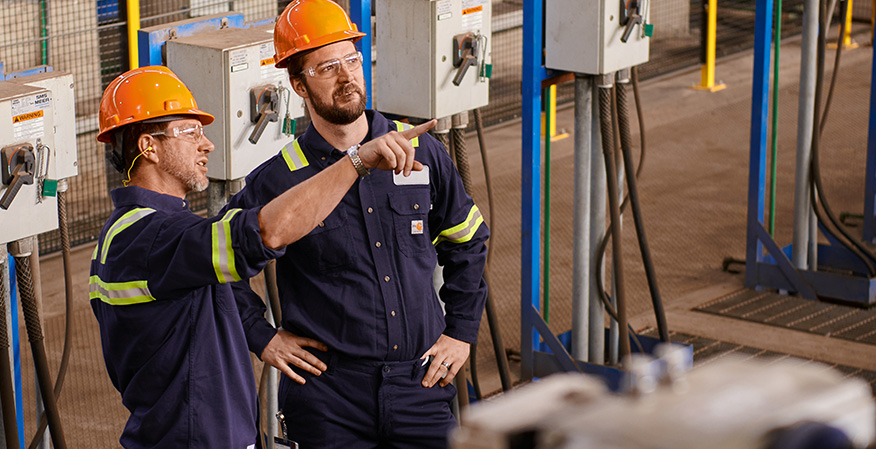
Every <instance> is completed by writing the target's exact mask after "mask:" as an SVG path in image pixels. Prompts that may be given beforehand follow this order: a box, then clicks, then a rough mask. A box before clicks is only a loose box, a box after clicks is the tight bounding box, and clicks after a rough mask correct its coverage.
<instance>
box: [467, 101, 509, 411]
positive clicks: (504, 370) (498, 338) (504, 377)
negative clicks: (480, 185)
mask: <svg viewBox="0 0 876 449" xmlns="http://www.w3.org/2000/svg"><path fill="white" fill-rule="evenodd" d="M474 122H475V129H476V130H477V135H478V146H479V147H480V149H481V160H482V162H483V166H484V178H485V180H486V185H487V204H488V207H489V208H490V222H489V226H490V236H491V237H490V238H491V239H495V238H496V235H497V234H496V228H497V224H498V221H497V220H493V217H494V216H496V212H495V211H496V209H495V207H494V206H493V182H492V177H490V161H489V158H488V156H487V144H486V138H485V137H484V122H483V120H482V119H481V111H480V109H475V110H474ZM492 255H493V245H492V244H491V245H489V246H488V247H487V267H486V269H485V270H484V281H485V282H486V283H487V286H488V287H489V285H490V279H489V276H488V273H489V267H490V260H491V257H492ZM484 308H485V309H486V312H487V324H488V327H489V328H490V338H491V339H492V341H493V352H495V353H496V364H497V366H498V368H499V380H500V382H501V383H502V391H508V390H510V389H511V374H510V370H509V369H508V359H507V355H506V353H505V343H504V342H503V341H502V333H501V331H500V329H499V318H498V316H497V315H496V308H495V304H494V302H493V298H492V295H491V293H490V290H489V288H488V289H487V303H486V305H485V306H484ZM473 360H476V359H473ZM474 365H475V364H474V363H472V367H474ZM472 380H473V381H474V371H472ZM478 399H480V398H478Z"/></svg>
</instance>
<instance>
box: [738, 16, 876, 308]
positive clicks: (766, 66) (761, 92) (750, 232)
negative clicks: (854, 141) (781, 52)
mask: <svg viewBox="0 0 876 449" xmlns="http://www.w3.org/2000/svg"><path fill="white" fill-rule="evenodd" d="M772 16H773V0H758V2H757V7H756V17H755V34H754V78H753V83H752V95H751V97H752V102H751V140H750V145H751V153H750V159H749V172H748V220H747V237H746V254H745V265H746V270H745V286H746V287H748V288H760V287H770V288H776V289H781V290H787V291H792V292H797V293H799V294H800V295H801V296H803V297H804V298H807V299H813V300H815V299H818V297H819V296H821V297H827V298H833V299H839V300H843V301H850V302H854V303H858V304H862V305H872V304H874V303H876V279H869V278H867V277H866V276H864V275H846V274H837V273H832V272H823V271H809V270H798V269H796V268H795V267H794V265H793V264H792V263H791V260H790V258H789V255H790V254H791V247H790V246H788V247H785V248H780V247H779V246H778V244H776V242H775V241H774V240H773V239H772V237H771V236H770V235H769V233H768V232H767V231H766V228H765V227H764V195H765V184H766V150H767V119H768V116H769V105H768V97H769V81H770V74H769V70H770V56H771V47H770V39H771V36H772V23H773V20H772ZM874 51H876V50H874ZM874 69H876V58H874ZM873 76H874V78H873V81H876V70H874V74H873ZM872 86H873V82H872V81H871V91H870V134H869V139H868V147H867V148H868V152H867V169H866V170H867V176H866V194H865V201H864V203H865V204H864V211H865V214H864V235H865V238H866V239H870V240H872V232H873V230H872V226H873V218H874V217H873V206H874V197H876V193H874V192H876V179H874V173H876V132H874V130H876V116H874V110H876V108H874V106H876V97H874V93H873V91H872ZM868 229H869V232H870V237H867V235H868V234H867V233H868ZM832 243H833V245H832V246H831V245H818V263H817V265H819V266H830V267H833V268H840V269H844V270H851V271H854V272H857V273H863V272H866V270H864V269H862V268H863V264H861V263H860V261H858V260H857V258H856V257H855V256H854V255H853V254H852V253H851V252H850V251H848V250H847V249H846V248H844V247H842V246H840V245H838V244H837V242H832ZM764 248H766V254H765V253H764Z"/></svg>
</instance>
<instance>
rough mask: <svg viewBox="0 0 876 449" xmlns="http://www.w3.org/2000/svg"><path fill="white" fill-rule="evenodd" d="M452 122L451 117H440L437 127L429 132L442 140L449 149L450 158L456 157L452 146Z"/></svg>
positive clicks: (446, 148) (442, 143)
mask: <svg viewBox="0 0 876 449" xmlns="http://www.w3.org/2000/svg"><path fill="white" fill-rule="evenodd" d="M450 122H451V120H450V117H441V118H439V119H438V123H436V124H435V127H434V128H432V130H431V131H429V132H431V133H432V135H433V136H435V138H436V139H438V141H439V142H441V145H444V149H445V150H447V154H449V155H450V158H451V159H455V158H454V155H453V149H451V148H450Z"/></svg>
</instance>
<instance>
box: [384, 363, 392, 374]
mask: <svg viewBox="0 0 876 449" xmlns="http://www.w3.org/2000/svg"><path fill="white" fill-rule="evenodd" d="M391 370H392V368H390V367H389V365H383V372H384V373H388V372H390V371H391Z"/></svg>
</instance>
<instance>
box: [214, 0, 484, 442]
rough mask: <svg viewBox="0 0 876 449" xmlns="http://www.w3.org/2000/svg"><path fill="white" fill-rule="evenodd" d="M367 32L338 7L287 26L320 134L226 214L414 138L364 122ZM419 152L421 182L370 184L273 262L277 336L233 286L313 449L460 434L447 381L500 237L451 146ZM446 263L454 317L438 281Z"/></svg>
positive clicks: (275, 161) (377, 118) (291, 16)
mask: <svg viewBox="0 0 876 449" xmlns="http://www.w3.org/2000/svg"><path fill="white" fill-rule="evenodd" d="M361 36H363V34H362V33H360V32H358V31H357V30H356V27H355V25H353V24H352V23H350V21H349V18H348V17H347V15H346V13H345V12H344V11H343V9H342V8H340V7H339V6H338V5H336V4H334V3H332V2H330V1H329V0H294V1H293V2H292V3H290V4H289V6H288V7H287V8H286V9H285V11H284V12H283V13H282V14H281V15H280V17H279V19H278V21H277V25H276V26H275V29H274V47H275V50H276V52H277V55H276V56H275V57H274V59H275V61H277V66H278V67H282V68H286V69H287V70H288V73H289V76H290V80H291V84H292V87H293V89H294V90H295V92H296V93H297V94H298V95H300V96H301V97H303V98H304V100H305V102H306V105H307V108H308V110H309V112H310V117H311V119H312V122H311V124H310V126H309V127H308V128H307V130H306V131H305V132H304V134H303V135H302V136H300V137H299V138H298V139H296V140H295V141H293V142H290V143H288V144H287V145H286V146H285V147H284V148H283V149H282V150H281V151H280V152H279V154H277V155H276V156H274V157H273V158H272V159H270V160H268V161H267V162H265V163H264V164H262V165H261V166H259V167H258V168H256V169H255V170H254V171H253V172H252V173H251V174H250V175H249V176H248V177H247V179H246V187H245V188H244V189H243V190H242V191H241V192H240V193H239V194H238V195H236V196H235V197H234V198H232V200H231V202H230V203H229V207H244V208H247V207H255V206H258V205H260V204H265V203H266V202H267V201H270V200H271V199H272V198H274V197H275V196H276V195H278V194H279V193H280V192H282V191H283V190H284V189H287V188H289V187H291V186H295V185H297V184H299V183H301V182H306V180H307V179H311V177H313V176H317V175H318V174H319V173H321V172H323V171H325V170H329V169H331V167H333V166H334V164H336V163H337V161H339V160H342V159H343V158H344V157H345V156H344V155H345V154H346V153H349V152H350V151H355V150H356V149H357V148H358V147H359V146H360V145H367V144H368V143H370V142H372V141H373V140H374V139H379V138H381V137H382V136H384V135H386V134H387V133H392V132H397V131H399V130H402V129H404V128H406V127H409V126H410V125H404V124H402V123H398V122H393V121H390V120H387V119H386V118H385V117H384V116H382V115H381V114H380V113H378V112H376V111H371V110H365V104H366V92H365V89H366V86H365V83H364V76H363V72H362V62H363V61H362V55H361V53H359V52H357V51H356V48H355V46H354V44H353V42H354V41H355V40H356V39H358V38H359V37H361ZM365 62H366V63H370V61H365ZM412 145H413V146H414V147H416V148H417V153H416V159H417V160H418V161H420V162H421V163H422V164H423V165H424V167H425V168H424V169H423V171H421V172H418V173H414V174H412V175H410V176H402V175H394V174H392V173H382V172H381V173H371V174H370V175H369V174H368V173H367V172H364V173H362V175H363V176H362V177H361V178H360V179H359V180H358V181H357V182H356V183H355V184H354V185H353V187H352V188H351V189H350V190H349V192H348V193H347V194H346V195H345V196H344V198H343V199H342V200H341V203H340V204H339V205H338V207H337V208H336V209H335V210H334V211H333V212H332V213H331V214H330V215H329V216H328V217H327V218H326V219H325V220H323V221H321V222H320V223H319V224H318V225H317V226H316V227H315V228H314V229H313V230H312V231H311V232H310V233H309V234H308V235H307V236H305V237H303V238H302V239H301V240H299V241H298V242H296V243H294V244H292V245H290V246H289V247H287V249H286V253H285V255H284V256H283V257H281V258H279V259H278V260H277V273H278V275H277V278H278V281H277V282H278V287H279V292H280V303H281V309H282V321H281V323H282V326H281V329H280V330H279V331H278V330H276V329H274V328H273V327H272V326H271V325H270V324H269V323H268V322H267V321H266V320H265V319H264V311H265V306H264V302H263V301H262V300H261V299H260V298H259V297H258V296H257V295H255V294H254V293H253V292H252V290H251V289H249V286H248V284H246V283H245V282H244V283H235V285H234V289H235V297H236V298H237V300H238V306H239V307H240V308H241V315H242V317H243V325H244V331H245V332H246V334H247V341H248V343H249V346H250V350H252V351H253V352H254V353H255V354H258V355H259V356H260V357H261V358H262V360H264V361H265V362H267V363H270V364H271V365H273V366H275V367H277V368H278V369H280V370H281V371H282V372H283V373H285V374H286V375H285V376H282V378H281V381H280V388H279V404H280V407H281V409H282V411H283V414H284V415H285V420H286V425H287V426H288V429H289V435H290V438H291V439H293V440H296V441H297V442H298V443H299V444H300V445H301V447H302V448H304V449H315V448H320V449H325V448H345V449H352V448H443V447H446V445H447V434H448V431H449V430H451V429H452V427H453V426H454V425H455V420H454V418H453V416H452V414H451V412H450V402H451V400H452V398H453V396H454V395H455V393H456V391H455V389H454V387H453V385H452V384H451V383H450V382H451V380H452V379H453V378H454V376H455V375H456V373H457V372H458V371H459V370H460V369H461V368H462V367H463V364H464V362H465V360H466V359H467V358H468V355H469V345H470V343H473V342H474V341H475V340H476V338H477V332H478V327H479V323H480V318H481V315H482V311H483V306H484V302H485V300H486V288H487V287H486V284H485V283H484V280H483V270H484V264H485V260H486V247H485V242H486V240H487V239H488V237H489V231H488V230H487V227H486V226H485V225H484V224H483V218H482V217H481V214H480V211H479V210H478V208H477V206H475V204H474V203H473V201H472V200H471V198H470V197H469V196H468V195H467V194H466V193H465V190H464V188H463V185H462V182H461V179H460V176H459V174H458V173H457V172H456V169H455V167H454V166H453V163H452V162H451V160H450V157H449V156H448V154H447V153H446V150H445V149H444V147H443V146H442V145H441V144H440V143H439V142H438V141H437V140H435V139H434V138H433V137H431V136H429V135H422V136H420V137H419V138H417V139H414V140H413V142H412ZM436 263H437V264H440V265H442V266H443V267H444V270H443V272H444V285H443V287H442V288H441V291H440V296H441V300H443V302H444V304H445V310H444V312H446V315H445V313H442V308H441V304H440V302H439V299H438V295H436V293H435V290H434V288H433V285H432V272H433V270H434V268H435V266H436ZM314 341H316V342H318V343H314ZM430 356H431V357H430ZM430 359H431V363H429V360H430Z"/></svg>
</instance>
